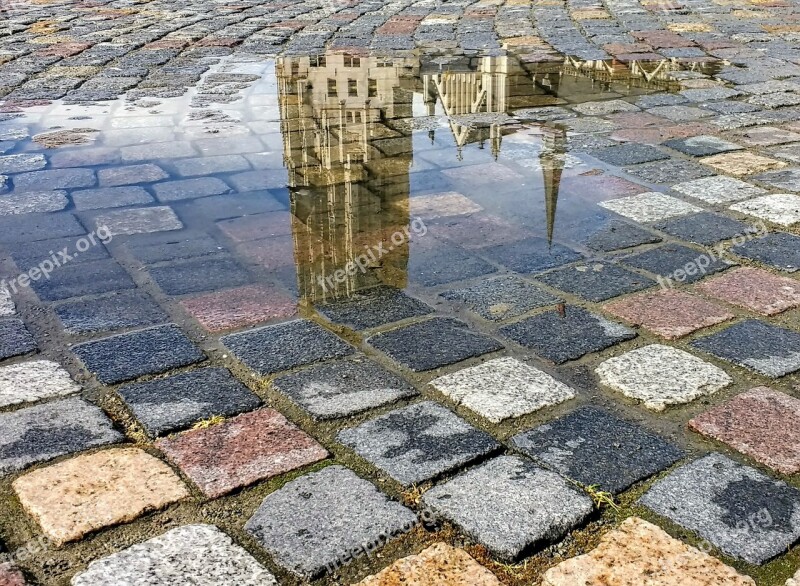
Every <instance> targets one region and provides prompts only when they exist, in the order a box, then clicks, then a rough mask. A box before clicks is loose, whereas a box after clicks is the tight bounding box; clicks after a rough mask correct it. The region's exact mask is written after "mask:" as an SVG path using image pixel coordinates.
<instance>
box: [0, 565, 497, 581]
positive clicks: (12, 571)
mask: <svg viewBox="0 0 800 586" xmlns="http://www.w3.org/2000/svg"><path fill="white" fill-rule="evenodd" d="M26 584H27V582H26V581H25V576H23V575H22V572H20V571H19V569H17V568H16V567H15V566H13V565H12V564H10V563H4V564H0V586H26ZM489 584H490V583H489Z"/></svg>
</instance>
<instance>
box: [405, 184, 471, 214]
mask: <svg viewBox="0 0 800 586" xmlns="http://www.w3.org/2000/svg"><path fill="white" fill-rule="evenodd" d="M409 203H410V206H411V211H410V214H411V216H412V217H419V218H422V219H423V220H432V219H434V218H440V217H443V216H445V217H446V216H459V215H463V214H474V213H476V212H480V211H481V210H483V208H482V207H481V206H479V205H478V204H476V203H475V202H473V201H472V200H471V199H469V198H468V197H466V196H465V195H462V194H460V193H457V192H455V191H448V192H445V193H434V194H432V195H422V196H419V197H412V198H411V199H409Z"/></svg>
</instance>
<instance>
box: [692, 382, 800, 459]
mask: <svg viewBox="0 0 800 586" xmlns="http://www.w3.org/2000/svg"><path fill="white" fill-rule="evenodd" d="M689 428H690V429H692V430H694V431H696V432H698V433H701V434H703V435H705V436H708V437H710V438H713V439H715V440H717V441H720V442H723V443H726V444H728V445H729V446H732V447H733V448H735V449H736V450H738V451H740V452H742V453H743V454H746V455H748V456H750V457H751V458H754V459H755V460H757V461H758V462H760V463H762V464H764V465H765V466H769V467H770V468H772V469H773V470H777V471H778V472H780V473H781V474H797V473H798V472H800V451H798V449H797V446H798V445H800V399H795V398H794V397H790V396H789V395H786V394H784V393H779V392H777V391H773V390H772V389H768V388H766V387H757V388H754V389H751V390H749V391H747V392H745V393H742V394H741V395H737V396H736V397H734V398H733V399H731V400H730V401H728V402H727V403H724V404H723V405H720V406H719V407H714V408H713V409H711V410H709V411H706V412H705V413H703V414H701V415H698V416H697V417H695V418H694V419H692V420H691V421H690V422H689Z"/></svg>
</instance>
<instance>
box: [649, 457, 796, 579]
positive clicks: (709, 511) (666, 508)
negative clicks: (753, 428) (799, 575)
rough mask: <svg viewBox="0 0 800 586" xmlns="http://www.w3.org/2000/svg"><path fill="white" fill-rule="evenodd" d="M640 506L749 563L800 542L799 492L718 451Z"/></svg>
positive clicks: (665, 482) (661, 485) (681, 471)
mask: <svg viewBox="0 0 800 586" xmlns="http://www.w3.org/2000/svg"><path fill="white" fill-rule="evenodd" d="M639 502H640V503H641V504H642V505H644V506H646V507H647V508H648V509H651V510H652V511H654V512H655V513H657V514H659V515H662V516H664V517H667V518H668V519H670V520H671V521H673V522H674V523H677V524H678V525H681V526H682V527H685V528H686V529H689V530H690V531H694V532H695V533H697V534H698V535H700V536H701V537H703V538H704V539H707V540H708V541H709V542H710V543H711V544H713V545H715V546H716V547H718V548H719V549H720V551H722V552H723V553H724V554H726V555H729V556H731V557H735V558H738V559H741V560H744V561H746V562H748V563H751V564H763V563H764V562H766V561H768V560H770V559H771V558H773V557H775V556H777V555H780V554H781V553H784V552H785V551H786V549H787V548H788V547H789V546H791V545H793V544H794V543H796V542H797V540H798V539H800V491H799V490H797V489H796V488H793V487H791V486H788V485H786V484H785V483H783V482H778V481H775V480H772V479H771V478H769V477H767V476H765V475H763V474H761V473H760V472H758V471H757V470H755V469H754V468H750V467H748V466H742V465H741V464H738V463H736V462H734V461H733V460H731V459H729V458H726V457H725V456H723V455H721V454H717V453H712V454H709V455H708V456H705V457H704V458H701V459H699V460H695V461H694V462H691V463H690V464H686V465H685V466H682V467H680V468H678V469H677V470H675V471H674V472H673V473H672V474H670V475H669V476H667V477H666V478H664V479H662V480H659V481H658V482H656V483H655V484H654V485H653V487H652V488H651V489H650V490H649V491H647V493H645V495H644V496H643V497H642V498H641V499H640V501H639Z"/></svg>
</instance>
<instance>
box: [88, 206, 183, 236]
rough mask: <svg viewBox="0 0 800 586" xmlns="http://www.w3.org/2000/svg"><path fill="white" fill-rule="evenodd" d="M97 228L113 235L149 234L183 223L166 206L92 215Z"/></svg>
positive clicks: (166, 230) (179, 225)
mask: <svg viewBox="0 0 800 586" xmlns="http://www.w3.org/2000/svg"><path fill="white" fill-rule="evenodd" d="M94 224H95V226H97V228H98V229H99V228H106V229H108V231H109V232H111V234H113V235H114V236H125V235H129V234H150V233H151V232H168V231H170V230H180V229H181V228H183V223H181V221H180V220H179V219H178V216H176V215H175V212H174V211H172V208H170V207H168V206H154V207H151V208H136V209H129V210H116V211H111V212H104V213H102V214H98V215H96V216H95V217H94Z"/></svg>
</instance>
